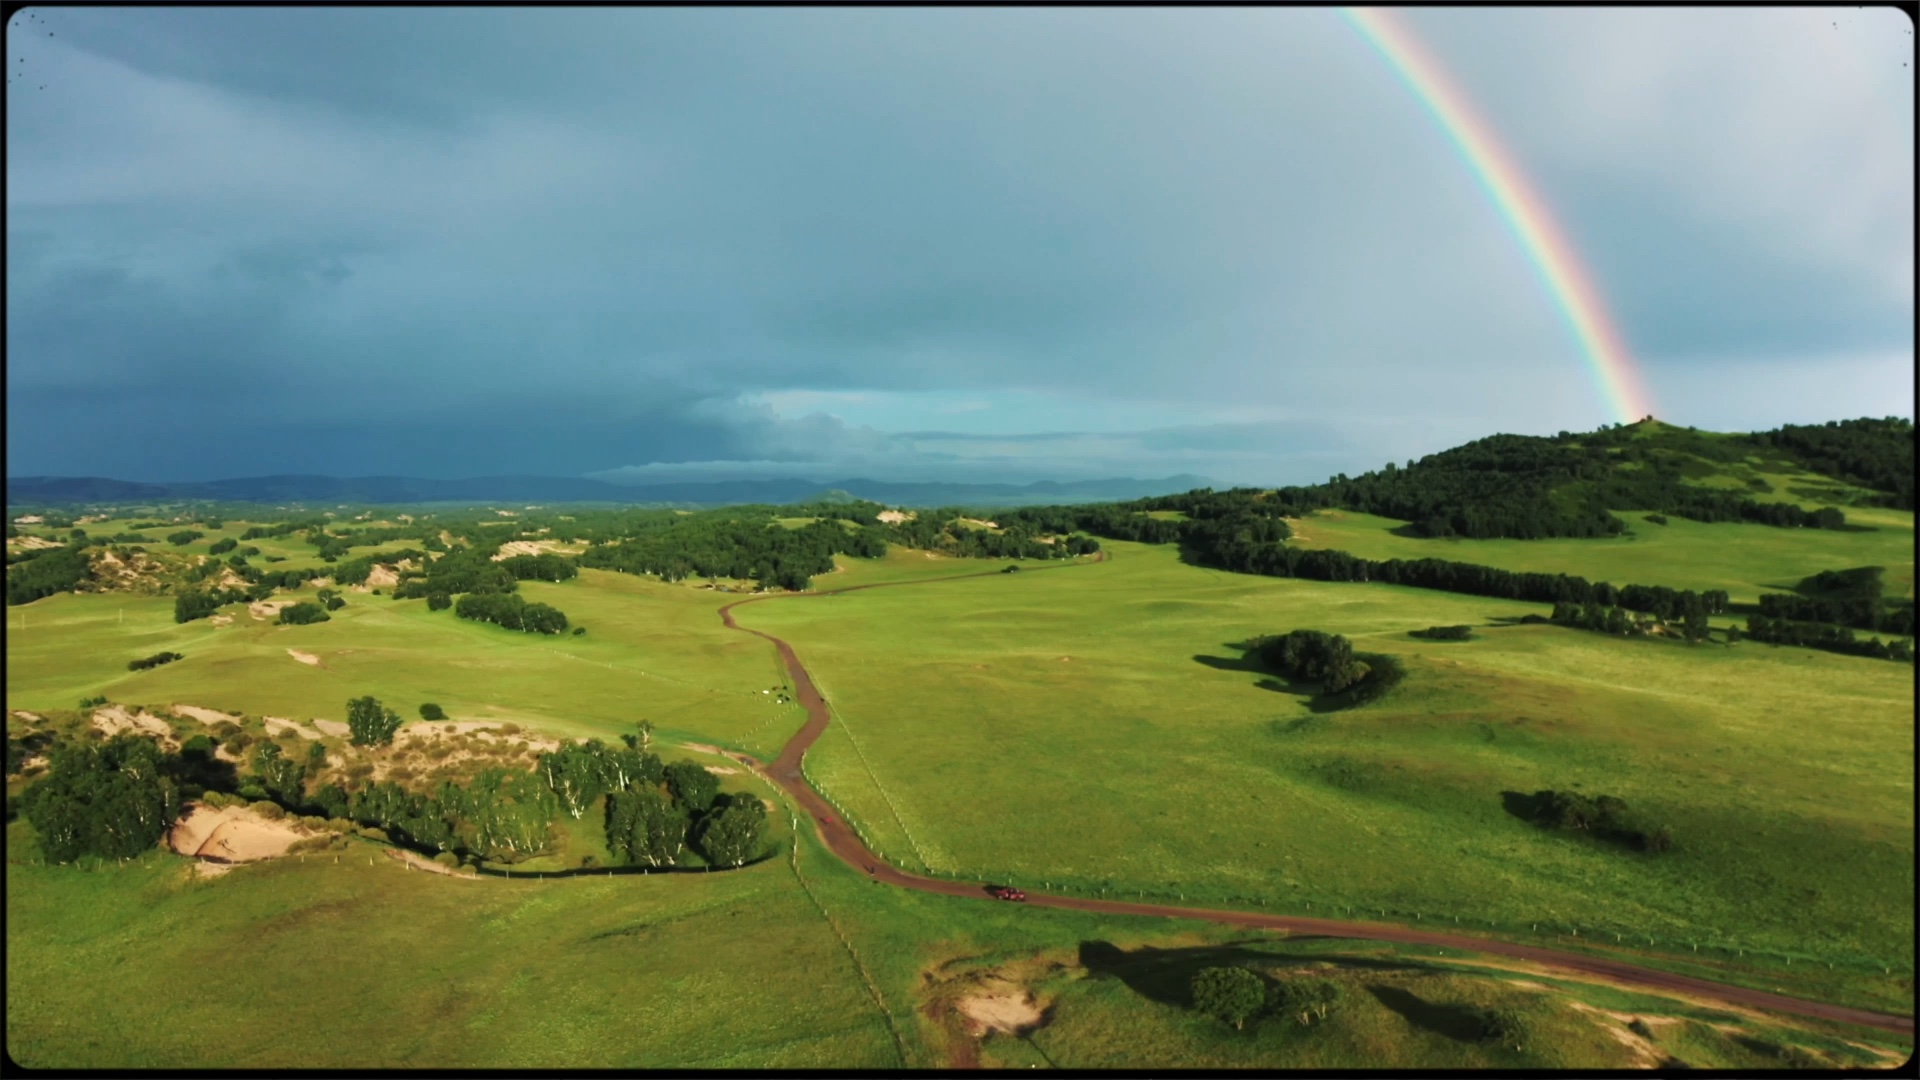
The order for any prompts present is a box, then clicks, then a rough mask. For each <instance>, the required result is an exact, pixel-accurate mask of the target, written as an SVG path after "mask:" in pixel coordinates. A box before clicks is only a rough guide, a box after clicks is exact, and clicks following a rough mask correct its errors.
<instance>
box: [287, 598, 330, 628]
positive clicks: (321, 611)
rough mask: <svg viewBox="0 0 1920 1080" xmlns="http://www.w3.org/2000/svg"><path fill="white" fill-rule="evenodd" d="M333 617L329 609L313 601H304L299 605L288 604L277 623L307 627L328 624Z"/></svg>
mask: <svg viewBox="0 0 1920 1080" xmlns="http://www.w3.org/2000/svg"><path fill="white" fill-rule="evenodd" d="M332 618H333V616H331V615H329V614H327V609H326V608H324V607H322V606H320V605H319V604H316V603H314V602H313V601H311V600H302V601H300V602H299V603H297V604H288V605H287V606H286V607H283V608H281V609H280V617H279V618H278V619H276V620H274V621H275V622H277V623H279V624H280V625H282V626H305V625H307V624H309V623H320V622H326V621H328V620H330V619H332Z"/></svg>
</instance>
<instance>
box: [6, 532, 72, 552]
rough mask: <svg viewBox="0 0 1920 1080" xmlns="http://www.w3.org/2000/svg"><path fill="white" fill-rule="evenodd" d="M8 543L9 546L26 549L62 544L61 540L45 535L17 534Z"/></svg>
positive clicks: (38, 548)
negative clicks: (50, 538) (48, 537)
mask: <svg viewBox="0 0 1920 1080" xmlns="http://www.w3.org/2000/svg"><path fill="white" fill-rule="evenodd" d="M7 543H8V545H9V546H12V547H17V548H21V549H23V550H25V551H39V550H40V549H42V548H57V547H60V546H61V545H60V542H59V541H57V540H49V539H47V538H46V537H44V536H16V537H14V538H13V539H11V540H9V541H7Z"/></svg>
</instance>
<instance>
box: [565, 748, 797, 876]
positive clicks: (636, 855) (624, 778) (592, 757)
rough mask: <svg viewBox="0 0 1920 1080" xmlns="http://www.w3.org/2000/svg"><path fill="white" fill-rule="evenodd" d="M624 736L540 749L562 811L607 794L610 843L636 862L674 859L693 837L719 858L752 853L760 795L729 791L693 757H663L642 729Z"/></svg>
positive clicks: (723, 861)
mask: <svg viewBox="0 0 1920 1080" xmlns="http://www.w3.org/2000/svg"><path fill="white" fill-rule="evenodd" d="M624 743H625V745H624V746H608V745H607V744H605V743H603V742H601V741H600V740H598V739H591V740H588V741H586V742H584V743H569V744H567V745H565V746H562V747H561V748H560V749H558V750H556V751H553V752H551V753H548V754H543V755H541V757H540V764H539V767H538V771H539V772H540V773H541V774H543V775H544V776H545V777H546V779H547V786H548V787H549V788H550V789H551V790H552V791H553V793H554V796H555V798H556V799H557V800H558V803H559V806H560V808H561V809H562V810H563V811H565V812H566V813H568V814H570V815H572V816H573V817H575V818H579V817H581V816H582V815H584V814H585V813H586V812H587V810H589V809H590V808H592V806H593V804H594V802H595V801H596V800H598V799H600V798H601V797H602V796H604V797H605V798H606V822H605V825H606V835H607V849H608V850H609V851H611V852H612V853H613V854H614V855H615V856H616V857H617V858H619V859H620V860H621V861H622V862H623V863H626V864H627V865H630V866H638V865H642V864H644V865H647V866H673V865H676V864H677V863H678V862H679V860H680V858H681V856H682V854H683V853H684V852H685V851H686V849H687V846H688V844H689V843H691V844H692V845H693V846H694V847H695V848H696V849H698V850H699V852H700V854H701V855H702V856H704V857H705V858H706V860H707V861H708V862H709V863H710V864H712V865H715V866H739V865H740V864H742V863H744V862H745V861H746V860H747V859H749V858H751V857H752V856H753V854H754V852H755V851H756V850H758V848H759V846H760V839H761V835H762V833H763V832H764V831H765V827H766V807H765V806H764V805H763V804H762V803H761V802H760V800H759V798H757V797H755V796H753V795H750V794H745V793H741V794H734V795H727V794H723V793H722V792H721V791H720V783H719V780H718V779H716V778H715V777H714V775H713V774H712V773H710V772H708V771H707V770H706V769H704V768H701V767H700V766H699V765H696V764H694V763H693V762H688V761H682V762H675V763H674V764H672V765H662V764H661V762H660V759H659V757H657V756H656V755H654V754H652V753H649V752H648V751H646V750H645V749H643V748H642V745H641V742H640V738H639V737H638V736H632V735H630V736H627V737H626V739H625V740H624Z"/></svg>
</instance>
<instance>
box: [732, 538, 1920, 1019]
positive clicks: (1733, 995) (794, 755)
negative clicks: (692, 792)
mask: <svg viewBox="0 0 1920 1080" xmlns="http://www.w3.org/2000/svg"><path fill="white" fill-rule="evenodd" d="M1105 558H1106V552H1104V551H1103V552H1101V553H1100V554H1099V557H1098V558H1097V559H1095V560H1092V561H1094V562H1098V561H1101V560H1104V559H1105ZM1075 565H1086V564H1085V563H1080V562H1074V563H1066V564H1062V565H1057V566H1053V567H1036V568H1029V569H1028V570H1026V571H1023V572H1031V571H1032V570H1037V569H1065V568H1066V567H1068V566H1075ZM999 573H1002V571H999V570H988V571H981V572H976V573H968V574H951V575H947V576H944V577H929V578H919V579H915V580H912V581H888V582H875V583H873V584H870V585H853V586H849V587H847V588H844V589H827V590H822V591H820V592H805V593H775V594H772V595H767V596H755V597H751V598H749V599H745V600H736V601H734V602H733V603H731V604H727V605H726V606H724V607H722V608H721V609H720V619H721V621H722V622H724V623H725V624H726V625H727V627H728V628H729V629H733V630H739V631H742V632H744V633H748V634H753V635H755V636H756V637H761V638H765V639H766V640H767V641H770V642H772V643H773V645H774V647H775V648H776V649H778V650H779V651H780V659H781V660H782V661H783V662H785V664H786V666H787V673H788V674H789V675H790V676H791V677H792V679H793V689H794V696H795V698H796V699H797V700H798V701H799V702H800V704H801V705H802V706H804V707H805V708H806V710H807V722H806V725H805V726H804V727H802V728H801V729H800V731H799V732H798V733H797V734H795V735H794V737H793V738H792V739H790V740H788V742H787V744H786V746H785V747H783V748H781V751H780V756H779V757H777V758H775V759H774V761H773V764H772V765H766V764H764V763H762V762H761V761H759V759H757V758H754V757H753V756H752V755H749V754H742V753H734V752H729V756H731V757H733V758H735V759H736V760H738V761H740V762H741V763H742V764H745V765H748V766H750V767H752V768H754V769H755V770H757V771H758V772H760V773H761V774H762V775H764V776H766V777H767V778H768V779H770V780H771V781H773V782H774V783H775V784H778V785H779V786H780V788H781V789H782V790H784V791H786V792H787V794H789V795H791V796H792V797H793V799H794V801H795V802H797V803H799V804H800V806H801V807H802V808H803V809H804V810H806V812H807V813H808V814H809V815H811V816H812V818H813V820H814V825H815V827H816V829H817V830H818V832H819V835H820V838H821V840H822V842H824V843H825V844H826V846H827V850H829V851H831V852H833V854H834V855H836V856H838V857H839V859H840V861H842V862H844V863H846V864H847V865H848V866H850V867H852V868H853V869H854V870H855V871H858V872H864V873H866V874H867V875H868V876H869V877H871V878H873V879H875V880H877V881H883V882H886V883H887V884H889V885H895V886H898V887H900V888H903V889H917V890H919V891H920V892H929V893H942V894H944V895H947V896H961V897H968V898H972V899H978V900H988V899H989V897H988V895H987V892H986V884H985V883H984V882H982V883H969V882H959V881H942V880H939V879H936V878H926V877H921V876H919V875H917V874H909V873H907V872H906V871H904V870H901V869H899V868H898V867H895V866H893V865H891V864H889V863H887V862H886V861H885V860H884V859H882V858H880V857H879V856H877V855H875V854H874V853H873V852H872V851H869V850H868V849H867V846H866V845H865V844H864V843H862V842H861V841H860V838H859V837H858V836H857V835H855V834H854V832H853V829H852V828H851V827H850V826H848V825H847V823H846V822H845V821H844V820H842V819H841V818H839V817H838V816H836V814H835V811H834V809H833V808H832V807H831V806H830V805H828V803H827V800H826V799H825V798H824V797H822V796H821V794H820V793H819V792H818V791H815V790H814V789H813V787H812V786H811V785H810V784H808V782H807V779H806V776H805V774H804V773H802V772H801V769H800V759H801V757H802V756H804V755H805V754H806V752H807V749H808V748H809V747H811V746H812V745H813V743H814V740H815V739H818V738H819V737H820V735H821V734H822V733H823V732H825V731H826V730H827V723H828V719H829V716H830V714H829V712H828V710H827V702H826V699H825V698H823V697H822V696H821V695H820V691H819V690H818V689H817V688H816V687H815V686H814V685H813V679H812V677H811V676H809V675H808V674H807V669H806V666H805V665H804V664H802V663H801V662H800V657H799V656H798V655H797V654H795V652H794V651H793V646H792V645H790V644H788V643H787V642H786V641H783V640H781V639H780V638H777V637H775V636H773V635H772V634H769V633H766V632H765V631H762V630H755V629H753V628H752V627H750V626H741V625H740V624H739V623H737V622H735V621H734V618H733V609H735V608H737V607H742V606H744V605H747V604H756V603H763V602H765V601H768V600H781V599H805V598H808V597H818V596H834V595H838V594H840V593H849V592H859V591H860V590H862V589H884V588H892V587H895V586H900V585H921V584H928V583H931V582H936V581H958V580H961V579H964V578H975V577H991V576H993V575H996V574H999ZM995 902H999V901H995ZM1027 903H1028V904H1030V905H1032V906H1034V907H1051V908H1064V909H1067V910H1071V911H1090V912H1097V913H1100V914H1105V915H1144V916H1155V917H1161V918H1175V919H1198V920H1202V921H1205V922H1213V923H1222V924H1225V925H1228V926H1244V927H1248V928H1252V929H1261V930H1285V931H1290V932H1293V933H1299V934H1316V935H1322V936H1325V937H1336V938H1354V939H1359V940H1364V941H1385V942H1395V943H1400V944H1410V945H1431V946H1437V947H1441V948H1447V949H1459V950H1461V951H1463V952H1477V953H1489V954H1493V955H1496V956H1506V957H1511V958H1513V959H1516V960H1527V961H1531V962H1533V963H1537V964H1541V965H1545V966H1549V967H1553V968H1558V969H1560V970H1562V971H1566V972H1570V973H1574V974H1576V975H1587V976H1594V977H1598V978H1601V979H1605V980H1609V981H1612V982H1616V983H1622V984H1626V985H1631V986H1636V987H1644V988H1647V989H1650V990H1656V991H1666V992H1669V993H1672V994H1678V995H1683V996H1690V997H1697V998H1705V999H1709V1000H1713V1001H1720V1002H1725V1003H1728V1004H1733V1005H1743V1006H1747V1007H1750V1008H1756V1009H1768V1010H1771V1011H1773V1012H1780V1013H1788V1014H1791V1015H1794V1016H1806V1017H1814V1018H1817V1019H1822V1020H1837V1021H1840V1022H1843V1023H1848V1024H1858V1025H1861V1026H1863V1027H1870V1028H1876V1029H1879V1030H1883V1031H1891V1032H1895V1033H1898V1034H1904V1035H1911V1034H1913V1029H1914V1018H1913V1017H1912V1016H1911V1015H1908V1016H1894V1015H1890V1014H1887V1013H1877V1012H1870V1011H1868V1010H1865V1009H1854V1008H1849V1007H1847V1006H1844V1005H1830V1004H1827V1003H1825V1002H1819V1001H1804V1000H1802V999H1799V998H1793V997H1787V996H1785V995H1782V994H1773V993H1768V992H1767V991H1764V990H1752V989H1748V988H1746V987H1740V986H1729V985H1726V984H1724V983H1716V982H1712V981H1710V980H1707V979H1698V978H1694V977H1692V976H1690V975H1680V974H1676V973H1674V972H1670V971H1661V970H1659V969H1657V968H1649V967H1641V966H1639V965H1637V964H1630V963H1626V962H1624V961H1620V960H1612V959H1607V958H1605V957H1599V956H1589V955H1586V954H1584V953H1577V952H1564V951H1562V950H1559V949H1550V948H1543V947H1541V946H1537V945H1521V944H1517V943H1514V942H1508V941H1501V940H1498V939H1495V938H1485V937H1477V936H1469V935H1464V934H1447V933H1438V932H1434V931H1428V930H1416V929H1413V928H1411V927H1406V926H1396V925H1392V924H1389V923H1369V922H1347V921H1343V920H1338V919H1315V918H1306V917H1301V916H1294V915H1268V914H1265V913H1262V912H1251V911H1232V910H1223V909H1216V908H1195V907H1179V906H1174V905H1169V904H1146V903H1127V902H1125V901H1120V900H1092V899H1086V898H1084V897H1077V896H1058V895H1049V894H1046V893H1037V892H1031V891H1029V892H1028V894H1027Z"/></svg>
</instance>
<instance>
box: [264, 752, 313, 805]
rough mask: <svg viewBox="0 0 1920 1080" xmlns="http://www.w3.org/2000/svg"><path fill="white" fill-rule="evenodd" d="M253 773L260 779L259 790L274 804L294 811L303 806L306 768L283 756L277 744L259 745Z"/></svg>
mask: <svg viewBox="0 0 1920 1080" xmlns="http://www.w3.org/2000/svg"><path fill="white" fill-rule="evenodd" d="M323 753H324V751H323ZM253 773H254V775H255V776H257V777H259V778H260V786H261V788H263V789H264V790H265V791H266V793H267V795H268V796H270V797H271V798H272V799H273V800H274V801H275V802H277V803H279V804H281V805H282V806H291V807H294V808H296V809H297V808H299V807H300V806H302V805H304V804H305V802H306V778H307V770H306V767H305V766H303V765H301V764H300V763H299V762H297V761H295V760H293V759H292V758H289V757H287V756H285V755H284V754H283V753H282V752H281V750H280V744H279V743H274V742H263V743H261V744H260V748H259V749H257V750H255V751H254V753H253Z"/></svg>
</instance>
